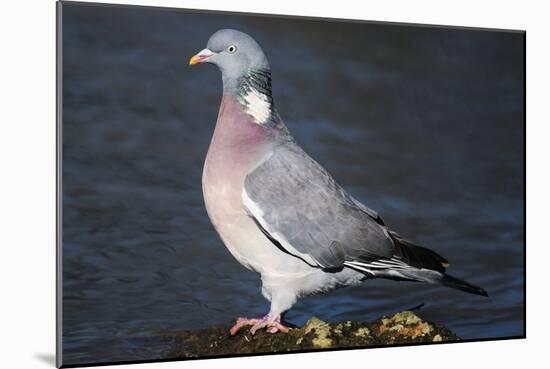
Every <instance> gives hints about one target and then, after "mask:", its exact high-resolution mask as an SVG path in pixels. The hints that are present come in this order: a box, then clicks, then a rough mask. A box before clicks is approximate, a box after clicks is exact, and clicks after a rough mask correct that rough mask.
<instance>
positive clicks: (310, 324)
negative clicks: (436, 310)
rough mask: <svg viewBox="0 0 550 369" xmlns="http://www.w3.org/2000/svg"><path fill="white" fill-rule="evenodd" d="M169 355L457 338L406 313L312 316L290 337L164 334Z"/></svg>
mask: <svg viewBox="0 0 550 369" xmlns="http://www.w3.org/2000/svg"><path fill="white" fill-rule="evenodd" d="M159 334H160V336H161V338H162V339H163V340H166V342H167V346H168V347H169V350H168V351H169V352H168V354H167V356H166V358H189V357H201V356H210V357H211V356H218V355H220V356H224V355H236V354H253V353H267V352H289V351H303V350H314V349H331V348H345V347H349V348H352V347H369V346H382V345H392V344H411V343H426V342H443V341H457V340H459V338H458V337H457V336H456V335H455V334H454V333H453V332H451V331H450V330H448V329H447V328H445V327H442V326H439V325H436V324H433V323H430V322H427V321H424V320H423V319H422V318H420V317H419V316H418V315H416V314H414V313H413V312H411V311H403V312H400V313H397V314H395V315H392V316H389V317H382V318H380V319H378V320H376V321H374V322H370V323H369V322H354V321H345V322H342V323H328V322H325V321H323V320H321V319H319V318H317V317H312V318H311V319H309V320H308V321H307V322H306V324H305V325H304V326H303V327H301V328H291V329H290V330H289V332H288V333H286V334H285V333H275V334H272V333H267V332H265V331H264V330H261V331H258V332H256V334H255V335H251V334H250V333H249V332H248V329H242V330H241V331H240V332H239V333H238V334H237V335H235V336H234V337H231V336H230V335H229V327H228V326H219V327H212V328H208V329H204V330H198V331H185V332H162V333H159Z"/></svg>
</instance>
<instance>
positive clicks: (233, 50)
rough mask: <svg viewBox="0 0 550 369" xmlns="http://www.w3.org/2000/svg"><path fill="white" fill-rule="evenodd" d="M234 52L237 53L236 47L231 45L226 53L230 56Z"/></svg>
mask: <svg viewBox="0 0 550 369" xmlns="http://www.w3.org/2000/svg"><path fill="white" fill-rule="evenodd" d="M235 51H237V46H235V45H231V46H229V47H228V48H227V52H228V53H230V54H233V53H234V52H235Z"/></svg>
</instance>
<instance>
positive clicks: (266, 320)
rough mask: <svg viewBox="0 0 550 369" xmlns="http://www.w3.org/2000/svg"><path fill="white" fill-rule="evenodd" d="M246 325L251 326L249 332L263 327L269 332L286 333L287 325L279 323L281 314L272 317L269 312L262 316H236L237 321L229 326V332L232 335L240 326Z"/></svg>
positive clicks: (251, 332) (254, 331)
mask: <svg viewBox="0 0 550 369" xmlns="http://www.w3.org/2000/svg"><path fill="white" fill-rule="evenodd" d="M246 325H251V326H252V328H250V334H254V333H256V331H257V330H258V329H261V328H265V329H266V331H267V332H269V333H277V332H279V331H281V332H283V333H288V327H286V326H285V325H284V324H282V323H281V316H280V315H277V316H276V317H272V316H270V315H269V314H267V315H266V316H264V317H263V318H253V319H249V318H238V319H237V322H236V323H235V325H234V326H233V327H231V330H230V331H229V332H230V333H231V335H232V336H234V335H236V334H237V332H238V331H239V330H240V329H241V328H242V327H244V326H246Z"/></svg>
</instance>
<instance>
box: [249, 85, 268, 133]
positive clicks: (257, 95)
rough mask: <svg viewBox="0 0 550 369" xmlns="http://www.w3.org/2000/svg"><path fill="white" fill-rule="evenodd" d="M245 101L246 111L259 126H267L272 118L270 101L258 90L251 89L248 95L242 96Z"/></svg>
mask: <svg viewBox="0 0 550 369" xmlns="http://www.w3.org/2000/svg"><path fill="white" fill-rule="evenodd" d="M242 99H243V101H244V104H243V105H244V111H245V112H246V114H248V115H250V116H251V117H252V119H254V122H255V123H257V124H265V123H267V121H268V120H269V117H270V116H271V102H270V99H269V98H268V97H267V96H266V95H264V94H262V93H261V92H259V91H258V90H256V89H255V88H251V89H250V91H248V92H247V94H245V95H243V96H242Z"/></svg>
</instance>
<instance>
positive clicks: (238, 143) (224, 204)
mask: <svg viewBox="0 0 550 369" xmlns="http://www.w3.org/2000/svg"><path fill="white" fill-rule="evenodd" d="M246 119H248V118H247V117H246V116H243V114H242V113H241V112H240V111H235V110H234V109H233V107H232V106H227V104H226V105H225V106H223V105H222V109H221V112H220V116H219V117H218V122H217V124H216V129H215V131H214V135H213V137H212V141H211V143H210V147H209V149H208V153H207V156H206V160H205V163H204V168H203V176H202V189H203V196H204V202H205V206H206V210H207V212H208V216H209V217H210V220H211V221H212V224H213V225H214V227H215V228H216V231H217V232H218V234H219V235H220V237H221V239H222V240H223V241H224V243H225V245H226V246H227V248H228V249H229V251H231V253H232V254H233V255H234V256H235V258H237V259H238V260H239V261H240V262H241V263H242V264H243V265H245V266H248V267H250V264H251V262H250V261H249V260H246V259H247V256H246V255H252V254H254V252H253V250H251V249H252V248H254V247H257V245H258V242H260V241H261V242H265V236H263V235H262V233H261V231H259V229H258V228H257V227H256V225H255V224H254V222H253V221H252V220H251V219H250V217H249V216H248V214H247V213H246V210H245V208H244V206H243V202H242V191H243V185H244V179H245V177H246V175H247V174H248V173H249V172H250V171H251V170H252V169H253V168H254V167H255V165H257V163H259V162H261V160H262V158H263V157H265V155H267V153H268V152H269V147H270V146H269V143H268V142H267V141H266V138H265V133H264V132H263V131H262V128H261V127H259V126H257V125H256V124H254V123H249V122H247V121H246ZM254 269H255V268H254Z"/></svg>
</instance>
